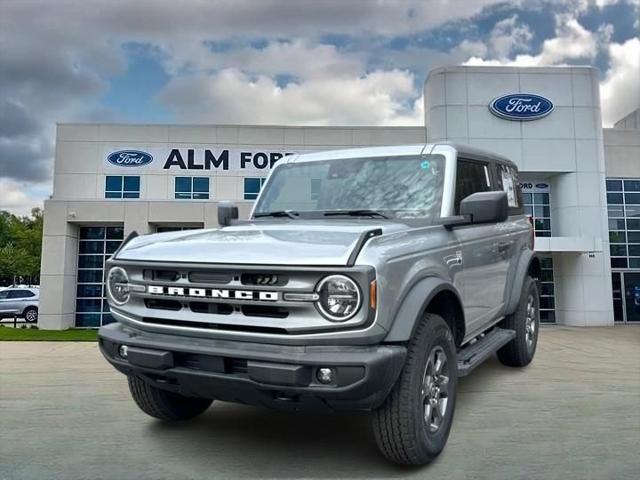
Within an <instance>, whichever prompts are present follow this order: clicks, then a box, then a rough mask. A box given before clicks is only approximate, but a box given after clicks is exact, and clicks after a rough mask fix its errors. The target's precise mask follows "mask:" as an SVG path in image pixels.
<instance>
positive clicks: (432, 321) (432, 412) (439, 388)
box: [373, 314, 458, 465]
mask: <svg viewBox="0 0 640 480" xmlns="http://www.w3.org/2000/svg"><path fill="white" fill-rule="evenodd" d="M457 385H458V379H457V364H456V350H455V343H454V340H453V335H452V333H451V329H450V328H449V326H448V325H447V323H446V322H445V321H444V320H443V319H442V317H440V316H438V315H434V314H426V315H425V317H424V318H423V319H422V321H421V323H420V325H419V326H418V329H417V331H416V332H415V335H414V337H413V339H412V340H411V342H410V344H409V347H408V351H407V360H406V363H405V366H404V368H403V370H402V372H401V373H400V377H399V378H398V381H397V383H396V385H395V387H394V388H393V390H392V391H391V393H390V394H389V396H388V397H387V399H386V400H385V402H384V403H383V404H382V405H381V406H380V407H379V408H378V409H377V410H376V411H375V412H374V413H373V430H374V434H375V437H376V442H377V443H378V447H379V448H380V450H381V452H382V454H383V455H384V456H385V457H387V458H388V459H389V460H391V461H392V462H395V463H399V464H404V465H424V464H426V463H429V462H430V461H431V460H433V459H434V458H435V457H437V456H438V454H440V452H441V451H442V450H443V449H444V446H445V444H446V443H447V439H448V438H449V431H450V430H451V424H452V423H453V412H454V408H455V404H456V390H457Z"/></svg>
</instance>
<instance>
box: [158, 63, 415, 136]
mask: <svg viewBox="0 0 640 480" xmlns="http://www.w3.org/2000/svg"><path fill="white" fill-rule="evenodd" d="M415 92H416V86H415V78H414V76H413V75H412V74H411V73H409V72H407V71H400V70H391V71H373V72H370V73H367V74H364V75H361V76H348V77H343V78H341V77H339V76H337V77H330V78H317V79H316V78H313V79H308V80H307V81H305V82H303V83H293V82H292V83H289V84H287V85H285V86H284V87H280V86H278V84H277V83H276V82H275V80H274V79H273V78H271V77H269V76H265V75H260V76H258V77H251V76H249V75H247V74H245V73H243V72H242V71H240V70H237V69H225V70H222V71H221V72H218V73H216V74H214V75H205V74H198V75H193V76H188V77H179V78H175V79H173V80H171V81H170V82H169V84H168V85H167V87H166V89H165V90H164V92H163V93H162V94H161V95H160V100H161V101H162V102H163V104H164V105H165V106H166V107H167V108H168V109H170V110H172V111H173V112H174V113H175V114H176V116H177V118H178V119H179V120H183V121H187V120H188V121H196V122H209V123H216V122H225V123H249V124H292V125H310V124H313V125H399V124H420V123H422V121H423V120H422V118H421V117H420V115H421V112H420V111H419V109H420V108H421V107H419V106H417V104H416V99H415Z"/></svg>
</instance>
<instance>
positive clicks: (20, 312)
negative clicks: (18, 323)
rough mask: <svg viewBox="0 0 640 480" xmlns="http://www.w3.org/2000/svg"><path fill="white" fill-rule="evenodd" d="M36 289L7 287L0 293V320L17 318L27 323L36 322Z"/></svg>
mask: <svg viewBox="0 0 640 480" xmlns="http://www.w3.org/2000/svg"><path fill="white" fill-rule="evenodd" d="M39 300H40V290H39V289H38V288H21V287H9V288H5V289H4V290H2V291H0V319H2V318H13V316H18V317H20V318H24V319H25V320H26V321H27V322H29V323H35V322H37V321H38V303H39Z"/></svg>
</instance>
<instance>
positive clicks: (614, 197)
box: [607, 193, 623, 205]
mask: <svg viewBox="0 0 640 480" xmlns="http://www.w3.org/2000/svg"><path fill="white" fill-rule="evenodd" d="M607 203H609V204H614V205H618V204H619V205H621V204H622V203H623V202H622V194H621V193H607Z"/></svg>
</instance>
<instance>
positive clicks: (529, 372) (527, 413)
mask: <svg viewBox="0 0 640 480" xmlns="http://www.w3.org/2000/svg"><path fill="white" fill-rule="evenodd" d="M0 372H1V373H0V479H31V478H33V479H81V478H82V479H85V478H87V479H94V478H95V479H98V478H104V479H119V480H124V479H134V478H135V479H165V478H166V479H172V480H178V479H196V478H198V479H199V478H203V479H204V478H224V479H229V478H301V477H304V478H321V477H323V478H363V479H364V478H431V479H436V478H447V479H474V478H478V479H480V478H486V479H527V480H531V479H538V478H540V479H555V478H558V479H559V478H562V479H580V480H584V479H598V480H600V479H616V480H618V479H624V478H629V479H631V478H634V479H635V478H639V477H638V475H640V452H639V451H638V445H640V327H634V326H619V327H615V328H607V329H604V328H591V329H569V328H560V327H557V328H546V329H543V331H542V333H541V338H540V345H539V349H538V353H537V356H536V359H535V361H534V363H533V364H532V365H531V366H530V367H529V368H527V369H523V370H516V369H510V368H507V367H503V366H501V365H500V364H499V363H498V362H497V360H495V359H493V360H490V361H489V362H487V363H486V364H485V365H483V366H482V367H480V368H479V369H478V370H477V371H475V372H474V373H473V374H472V375H471V376H470V377H468V378H465V379H462V380H461V382H460V389H459V398H458V405H457V411H456V418H455V422H454V426H453V431H452V434H451V437H450V439H449V444H448V445H447V448H446V449H445V451H444V453H443V454H442V455H441V456H440V458H439V459H438V460H437V461H436V462H435V463H433V464H432V465H430V466H429V467H425V468H422V469H407V468H398V467H395V466H393V465H389V464H388V463H386V462H385V461H384V460H383V459H382V457H380V455H379V454H378V451H377V448H376V445H375V442H374V440H373V439H372V436H371V432H370V429H369V424H368V417H367V414H365V413H357V414H334V415H321V414H309V413H277V412H271V411H268V410H264V409H259V408H252V407H245V406H240V405H231V404H224V403H221V402H219V403H214V405H213V406H212V408H211V409H210V410H209V411H208V412H207V413H206V414H205V415H203V416H202V417H200V418H199V419H196V420H194V421H191V422H189V423H184V424H179V425H164V424H162V423H159V422H157V421H154V420H153V419H151V418H148V417H146V416H145V415H144V414H142V413H141V412H140V411H138V409H137V408H136V406H135V405H134V403H133V401H132V400H130V398H129V394H128V390H127V387H126V382H125V378H124V377H123V376H121V375H120V374H119V373H117V372H116V371H115V370H113V369H112V368H111V367H110V366H108V365H107V363H106V362H105V361H104V360H103V359H102V357H101V355H100V354H99V352H98V350H97V346H96V345H95V344H93V343H37V342H32V343H19V342H16V343H13V342H0Z"/></svg>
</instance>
